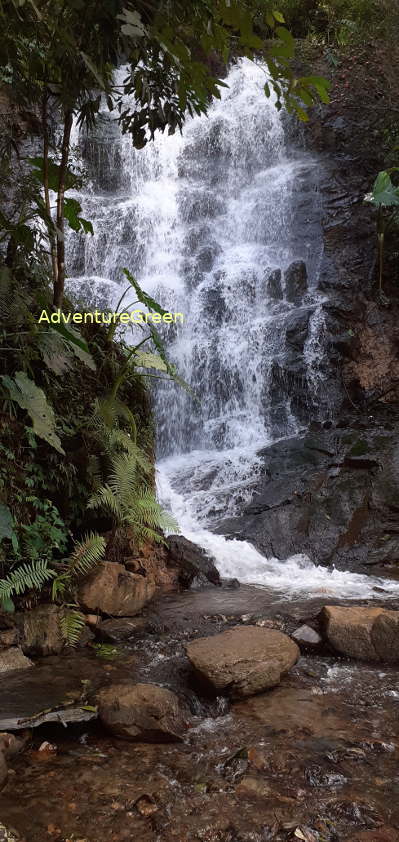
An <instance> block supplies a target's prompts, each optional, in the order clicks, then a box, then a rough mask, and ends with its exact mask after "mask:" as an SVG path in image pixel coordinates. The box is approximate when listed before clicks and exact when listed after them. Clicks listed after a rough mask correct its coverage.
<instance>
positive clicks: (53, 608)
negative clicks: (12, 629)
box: [15, 605, 64, 656]
mask: <svg viewBox="0 0 399 842" xmlns="http://www.w3.org/2000/svg"><path fill="white" fill-rule="evenodd" d="M62 616H63V609H62V608H59V607H58V606H57V605H39V606H38V607H37V608H33V609H32V611H25V612H24V613H21V614H16V615H15V621H16V623H17V626H18V628H19V632H20V640H21V647H22V650H23V652H25V654H26V655H37V656H45V655H59V653H60V652H61V650H62V649H63V647H64V640H63V638H62V635H61V628H60V622H61V618H62Z"/></svg>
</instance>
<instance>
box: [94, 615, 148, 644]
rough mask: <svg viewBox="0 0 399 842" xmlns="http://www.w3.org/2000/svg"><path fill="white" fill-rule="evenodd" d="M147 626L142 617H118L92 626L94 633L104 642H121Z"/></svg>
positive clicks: (146, 621)
mask: <svg viewBox="0 0 399 842" xmlns="http://www.w3.org/2000/svg"><path fill="white" fill-rule="evenodd" d="M147 626H148V620H146V619H145V618H144V617H118V618H117V619H114V620H104V621H103V622H102V623H98V625H96V626H95V627H94V631H95V635H96V637H98V639H99V640H103V641H105V643H121V642H122V641H123V640H129V638H130V637H132V636H133V635H134V634H137V632H139V631H143V630H144V629H145V628H146V627H147Z"/></svg>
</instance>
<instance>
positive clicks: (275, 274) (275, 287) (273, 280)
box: [265, 269, 283, 301]
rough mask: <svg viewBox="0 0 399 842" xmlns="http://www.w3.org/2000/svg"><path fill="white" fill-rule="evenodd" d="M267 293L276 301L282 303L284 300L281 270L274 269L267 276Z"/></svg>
mask: <svg viewBox="0 0 399 842" xmlns="http://www.w3.org/2000/svg"><path fill="white" fill-rule="evenodd" d="M265 280H266V293H267V295H269V296H270V298H274V300H275V301H281V300H282V298H283V288H282V286H281V269H274V270H272V271H270V274H269V270H268V273H267V274H266V277H265Z"/></svg>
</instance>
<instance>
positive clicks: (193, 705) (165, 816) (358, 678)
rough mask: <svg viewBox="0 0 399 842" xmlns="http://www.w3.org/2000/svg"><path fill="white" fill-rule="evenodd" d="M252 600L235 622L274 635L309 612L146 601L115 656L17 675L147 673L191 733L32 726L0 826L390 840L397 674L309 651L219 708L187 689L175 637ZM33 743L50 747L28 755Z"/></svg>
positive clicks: (190, 836)
mask: <svg viewBox="0 0 399 842" xmlns="http://www.w3.org/2000/svg"><path fill="white" fill-rule="evenodd" d="M260 599H261V600H262V602H261V601H260ZM251 600H252V612H249V613H248V612H247V614H246V615H244V616H243V617H242V620H241V622H244V623H245V622H254V617H255V615H258V616H262V617H263V618H264V620H263V622H265V623H267V622H270V619H268V617H269V618H270V616H274V618H275V620H274V623H275V625H276V626H277V627H279V628H282V629H285V630H290V629H292V628H293V627H294V626H295V624H296V623H297V621H298V620H299V619H300V618H301V617H304V616H305V615H307V616H309V615H314V613H315V612H316V611H317V610H318V606H317V605H316V604H313V605H310V604H309V603H307V604H306V603H305V602H303V603H301V602H298V603H297V604H296V605H291V604H288V603H285V604H283V603H281V604H279V608H280V611H279V612H278V616H277V611H276V606H275V605H274V606H273V605H271V604H270V603H269V607H267V594H265V592H264V591H262V590H258V589H253V588H249V587H243V588H241V589H240V590H239V591H222V590H219V589H213V590H212V591H210V590H209V591H204V592H197V593H189V594H183V595H181V596H176V595H175V596H173V595H171V596H170V597H166V598H165V600H164V601H163V602H162V605H163V606H164V607H163V608H161V610H160V611H158V607H157V606H156V605H155V606H154V611H153V615H154V618H157V623H158V627H157V628H156V629H155V627H154V629H153V633H152V634H149V633H148V632H146V633H145V634H143V635H142V636H141V637H136V638H134V639H133V640H131V641H130V643H129V644H128V645H127V646H126V647H124V648H123V649H121V650H120V652H121V657H120V658H118V659H114V660H112V661H108V662H100V663H99V661H98V659H97V658H96V657H95V656H94V654H91V653H89V652H87V651H84V652H82V653H80V654H78V655H77V656H73V657H72V658H71V659H64V658H61V659H52V660H53V663H50V662H49V661H47V662H45V663H44V664H43V665H41V666H39V667H36V669H35V670H32V671H28V672H29V673H30V674H32V673H34V672H36V674H37V678H39V676H40V677H41V679H42V692H43V698H47V696H46V691H47V687H46V675H47V677H48V676H49V675H50V673H51V672H52V673H53V674H54V675H56V674H57V671H58V674H59V676H61V674H62V671H63V675H64V679H65V676H67V677H68V681H69V684H68V681H67V682H66V683H65V685H64V687H63V688H62V692H61V687H59V693H60V698H64V697H65V693H66V692H67V691H68V690H69V692H71V691H74V692H75V693H76V691H77V689H78V687H79V685H80V684H81V680H82V676H84V675H85V676H86V677H89V678H91V680H92V681H93V686H95V685H96V684H97V683H98V681H99V679H100V683H102V682H104V681H105V682H107V683H108V682H110V681H112V680H119V678H121V677H125V678H126V677H130V678H132V679H133V680H138V681H146V682H151V681H154V682H156V683H158V684H161V685H165V686H168V687H170V688H171V689H173V690H175V691H177V692H178V693H179V696H180V698H181V701H182V704H183V706H184V708H185V710H186V720H187V723H188V724H189V726H190V727H189V728H188V730H187V734H186V737H185V741H184V743H183V744H182V745H155V746H154V745H146V744H143V743H138V744H129V743H127V742H123V741H119V740H115V739H112V738H109V737H107V736H105V735H104V733H102V732H101V730H100V728H99V726H98V725H96V724H91V723H88V724H87V723H84V724H83V725H82V726H79V727H76V726H75V727H73V728H68V729H65V728H63V727H62V726H61V725H58V726H55V725H53V726H51V727H50V726H47V727H44V726H42V727H41V728H39V729H36V731H34V732H33V735H32V739H31V742H30V746H29V749H28V751H27V752H26V753H25V754H23V755H21V757H19V758H16V759H15V760H14V762H13V763H12V771H11V775H10V779H9V783H8V784H7V786H6V788H5V789H4V790H3V792H2V793H1V794H0V819H1V821H3V822H4V823H5V824H6V825H7V826H13V827H15V828H16V829H17V830H18V831H19V833H20V834H21V836H23V837H24V839H25V840H26V842H39V841H40V842H43V840H46V839H50V840H54V842H72V840H73V841H74V842H77V840H82V842H83V840H84V842H110V840H115V842H116V840H140V842H196V840H202V841H203V842H264V840H296V839H298V838H301V837H300V836H299V837H298V836H295V835H294V833H295V831H296V829H297V828H299V829H301V832H303V833H304V834H305V833H307V834H308V839H310V840H311V841H312V842H313V840H316V842H339V840H342V841H343V840H349V839H357V837H356V836H355V835H354V834H355V833H357V832H360V831H366V830H369V831H370V833H371V836H368V837H364V838H366V839H367V840H369V842H377V840H379V839H380V838H382V839H385V838H386V839H390V838H391V837H389V836H388V837H386V836H385V837H379V836H378V834H377V830H378V828H379V827H384V826H388V827H393V828H397V830H394V831H393V832H394V833H397V834H398V836H397V837H395V836H393V837H392V839H395V838H399V807H398V806H397V804H398V800H397V795H398V791H399V773H398V750H399V734H398V713H399V676H398V673H397V671H396V670H395V669H393V668H391V667H385V666H380V665H375V666H374V665H368V664H359V663H351V662H349V661H345V660H337V659H332V658H329V657H321V656H317V657H310V656H309V657H302V658H301V659H300V661H299V662H298V664H297V666H296V667H295V668H294V669H293V670H292V671H291V672H290V674H289V675H288V676H286V677H285V678H284V679H283V681H282V683H281V685H280V686H279V687H277V688H275V689H274V690H272V691H269V692H268V693H265V694H262V695H259V696H256V697H253V698H251V699H248V700H245V701H241V702H239V703H236V704H233V705H231V706H230V705H229V703H228V702H227V701H226V700H223V699H221V698H220V699H217V700H209V699H206V698H205V697H202V696H200V695H198V693H197V691H196V690H195V689H193V685H192V682H191V672H190V669H189V665H188V662H187V659H186V657H185V654H184V644H185V643H186V642H187V640H188V639H190V638H193V637H197V636H201V635H203V634H210V633H215V632H217V631H219V630H221V629H223V628H226V626H227V625H229V624H231V623H235V622H238V621H239V617H240V612H241V611H242V608H243V606H244V605H245V606H246V607H247V608H248V605H249V603H250V602H251ZM255 604H256V609H255ZM206 606H207V607H208V610H207V611H205V610H204V609H205V608H206ZM148 614H149V621H151V611H150V610H149V611H148ZM241 616H242V615H241ZM154 622H155V620H154ZM57 664H58V666H57ZM40 674H41V675H40ZM60 680H61V679H60ZM55 683H56V682H55ZM67 685H68V686H67ZM44 739H48V740H49V741H50V742H52V743H54V744H55V745H56V747H57V751H56V752H55V753H51V752H50V753H47V752H38V747H39V745H40V744H41V743H42V741H43V740H44ZM309 834H311V835H309ZM373 834H374V835H373ZM360 838H362V837H360ZM305 839H306V836H305Z"/></svg>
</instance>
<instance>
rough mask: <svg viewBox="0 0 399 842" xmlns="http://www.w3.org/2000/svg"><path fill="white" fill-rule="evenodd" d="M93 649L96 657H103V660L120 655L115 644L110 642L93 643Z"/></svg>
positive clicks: (109, 659)
mask: <svg viewBox="0 0 399 842" xmlns="http://www.w3.org/2000/svg"><path fill="white" fill-rule="evenodd" d="M93 649H94V651H95V653H96V655H97V658H103V659H104V660H105V661H111V660H113V658H118V657H119V656H120V654H121V653H120V652H119V649H118V648H117V646H112V644H111V643H94V645H93Z"/></svg>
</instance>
